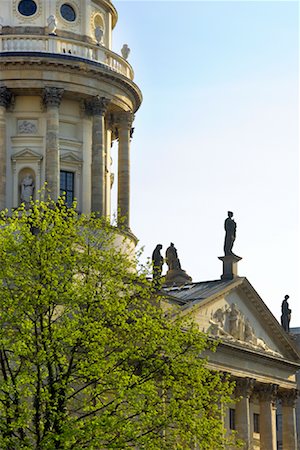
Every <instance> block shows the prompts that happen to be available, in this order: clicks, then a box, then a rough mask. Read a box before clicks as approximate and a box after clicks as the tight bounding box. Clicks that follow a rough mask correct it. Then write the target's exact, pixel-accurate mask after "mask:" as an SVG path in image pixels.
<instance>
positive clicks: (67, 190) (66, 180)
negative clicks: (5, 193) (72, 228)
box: [60, 170, 75, 207]
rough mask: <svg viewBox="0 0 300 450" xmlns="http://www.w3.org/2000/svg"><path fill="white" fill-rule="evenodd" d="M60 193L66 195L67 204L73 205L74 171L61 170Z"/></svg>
mask: <svg viewBox="0 0 300 450" xmlns="http://www.w3.org/2000/svg"><path fill="white" fill-rule="evenodd" d="M60 195H65V197H66V204H67V205H68V206H69V207H71V206H72V203H73V201H74V197H75V195H74V173H73V172H66V171H65V170H61V171H60Z"/></svg>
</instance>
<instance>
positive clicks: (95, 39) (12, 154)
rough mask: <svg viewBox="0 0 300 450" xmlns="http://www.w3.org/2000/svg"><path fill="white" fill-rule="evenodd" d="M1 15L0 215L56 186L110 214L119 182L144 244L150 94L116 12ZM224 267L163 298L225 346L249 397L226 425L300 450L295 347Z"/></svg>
mask: <svg viewBox="0 0 300 450" xmlns="http://www.w3.org/2000/svg"><path fill="white" fill-rule="evenodd" d="M0 16H1V17H0V66H1V70H0V210H3V209H8V211H12V210H14V209H15V208H17V207H18V206H19V205H20V203H22V202H24V203H25V204H26V203H28V202H29V201H30V199H31V198H33V199H36V198H38V192H39V190H40V189H42V188H43V186H44V185H45V183H46V189H47V190H49V192H50V194H51V197H52V198H54V199H55V198H57V197H58V196H59V195H60V194H61V193H65V194H66V202H67V203H68V204H71V203H72V202H73V200H74V199H75V198H76V199H77V209H78V211H79V212H83V213H90V212H95V213H96V214H98V215H99V216H106V217H108V218H109V217H110V215H111V187H112V183H113V182H115V183H116V184H117V191H118V193H117V207H118V213H119V217H122V218H123V217H124V218H125V226H126V228H127V230H128V236H129V237H130V239H131V241H132V243H134V242H135V237H134V236H133V235H132V233H130V141H131V138H132V123H133V119H134V114H135V112H136V111H137V110H138V109H139V107H140V104H141V101H142V95H141V92H140V89H139V88H138V86H137V85H136V84H135V83H134V81H133V79H134V73H133V69H132V67H131V66H130V64H129V63H128V61H127V58H128V54H129V48H128V46H127V45H126V44H125V45H124V46H123V48H122V50H121V55H119V54H116V53H114V52H113V51H112V50H111V48H112V32H113V29H114V27H115V25H116V23H117V11H116V9H115V7H114V5H113V4H112V3H111V1H110V0H68V1H67V2H65V1H64V0H1V10H0ZM114 140H117V143H118V171H117V174H116V176H115V181H114V176H113V174H112V169H111V146H112V142H113V141H114ZM224 258H225V259H224ZM221 260H222V263H223V272H222V276H221V277H220V279H218V280H214V281H206V282H195V283H194V282H193V281H192V280H191V279H190V277H189V276H188V275H187V274H185V272H184V271H182V269H181V268H179V267H177V268H176V267H175V268H174V269H171V270H175V272H176V270H179V272H177V273H173V274H172V273H169V275H168V274H167V278H168V280H169V282H168V284H167V286H166V287H165V289H164V293H165V294H166V296H167V298H168V302H169V304H170V305H173V306H174V307H175V308H176V311H177V314H182V315H191V316H193V317H194V319H195V320H196V322H197V323H198V324H199V328H200V329H201V330H202V331H204V332H205V333H208V334H209V335H210V336H211V338H212V339H218V340H219V341H220V344H219V346H218V350H217V352H216V353H214V354H210V355H209V365H210V367H211V368H212V369H215V370H221V371H223V372H225V373H229V374H230V375H231V376H232V378H233V379H234V380H235V381H236V398H237V400H239V401H236V403H235V404H233V405H232V407H231V408H229V409H228V410H227V411H224V421H225V424H226V428H227V429H228V430H229V429H235V430H236V431H237V433H238V436H239V437H240V438H242V439H243V440H244V442H245V446H244V448H245V449H248V450H250V449H251V450H259V449H261V450H277V448H278V449H279V448H282V449H283V450H296V449H297V436H296V419H295V401H296V398H297V389H296V388H297V385H296V375H295V374H296V371H297V369H298V368H299V354H298V352H297V349H296V347H295V345H294V341H293V340H292V339H291V338H290V335H289V333H287V332H286V331H285V330H284V329H283V328H282V327H281V325H279V323H278V322H277V320H276V319H275V318H274V316H273V315H272V313H271V312H270V311H269V309H268V308H267V306H266V305H265V303H264V302H263V300H262V299H261V298H260V296H259V295H258V293H257V292H256V291H255V289H254V288H253V286H252V285H251V284H250V282H249V281H248V280H247V279H246V278H244V277H239V276H238V274H237V264H238V259H233V260H232V259H230V257H229V259H228V255H227V259H226V255H225V257H221ZM175 262H176V261H175ZM180 271H181V272H180ZM178 277H179V278H178ZM278 405H280V418H281V425H280V427H279V426H278V423H277V424H276V407H277V406H278ZM279 428H280V429H282V433H279V432H278V429H279Z"/></svg>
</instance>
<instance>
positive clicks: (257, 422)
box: [253, 413, 259, 433]
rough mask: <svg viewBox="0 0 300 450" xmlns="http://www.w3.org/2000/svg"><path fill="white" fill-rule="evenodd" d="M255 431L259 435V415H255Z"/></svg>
mask: <svg viewBox="0 0 300 450" xmlns="http://www.w3.org/2000/svg"><path fill="white" fill-rule="evenodd" d="M253 431H254V433H259V414H256V413H254V414H253Z"/></svg>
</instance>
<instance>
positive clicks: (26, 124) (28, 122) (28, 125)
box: [17, 119, 38, 134]
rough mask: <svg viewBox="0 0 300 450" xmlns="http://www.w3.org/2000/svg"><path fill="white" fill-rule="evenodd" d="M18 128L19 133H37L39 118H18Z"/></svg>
mask: <svg viewBox="0 0 300 450" xmlns="http://www.w3.org/2000/svg"><path fill="white" fill-rule="evenodd" d="M17 129H18V134H37V132H38V120H37V119H18V121H17Z"/></svg>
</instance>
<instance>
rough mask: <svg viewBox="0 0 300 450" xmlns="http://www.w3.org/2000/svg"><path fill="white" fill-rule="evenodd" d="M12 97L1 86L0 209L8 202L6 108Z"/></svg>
mask: <svg viewBox="0 0 300 450" xmlns="http://www.w3.org/2000/svg"><path fill="white" fill-rule="evenodd" d="M11 99H12V94H11V92H10V91H9V90H8V89H7V88H6V87H5V86H1V87H0V211H1V210H2V209H4V208H5V206H6V204H5V201H6V198H5V197H6V120H5V113H6V108H7V107H8V106H9V105H10V102H11Z"/></svg>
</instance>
